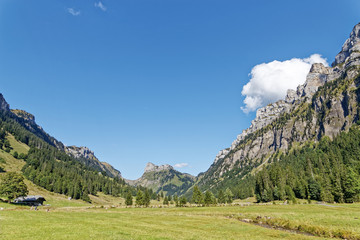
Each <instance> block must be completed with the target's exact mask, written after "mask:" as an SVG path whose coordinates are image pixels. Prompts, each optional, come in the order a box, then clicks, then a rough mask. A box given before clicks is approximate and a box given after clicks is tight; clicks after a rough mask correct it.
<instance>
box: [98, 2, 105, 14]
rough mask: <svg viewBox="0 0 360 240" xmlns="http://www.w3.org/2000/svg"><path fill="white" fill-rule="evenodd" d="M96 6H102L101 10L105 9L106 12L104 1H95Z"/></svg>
mask: <svg viewBox="0 0 360 240" xmlns="http://www.w3.org/2000/svg"><path fill="white" fill-rule="evenodd" d="M95 7H98V8H100V9H101V10H103V11H104V12H105V11H106V7H105V6H104V4H103V3H102V2H100V1H99V2H98V3H95Z"/></svg>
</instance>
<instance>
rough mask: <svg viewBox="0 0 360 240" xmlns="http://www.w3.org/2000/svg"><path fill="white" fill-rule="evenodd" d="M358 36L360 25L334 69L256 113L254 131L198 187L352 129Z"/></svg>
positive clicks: (315, 72) (316, 68) (359, 94)
mask: <svg viewBox="0 0 360 240" xmlns="http://www.w3.org/2000/svg"><path fill="white" fill-rule="evenodd" d="M359 31H360V24H358V25H356V26H355V27H354V30H353V32H352V33H351V35H350V38H349V39H348V40H346V42H345V44H344V46H343V48H342V51H341V52H340V53H339V54H338V55H337V56H336V59H335V62H334V64H333V67H332V68H331V67H325V66H324V65H323V64H321V63H315V64H313V65H312V67H311V70H310V72H309V74H308V75H307V78H306V81H305V83H304V84H303V85H300V86H299V87H298V88H297V89H296V91H295V90H289V91H288V92H287V96H286V97H285V100H280V101H277V102H275V103H272V104H269V105H267V106H265V107H263V108H260V109H258V110H257V112H256V118H255V119H254V120H253V121H252V122H251V126H250V127H249V128H248V129H245V130H244V131H243V132H242V133H241V134H240V135H238V137H237V139H236V140H235V141H234V142H233V143H232V145H231V147H230V151H228V150H223V151H220V153H219V154H218V155H217V156H216V158H215V161H214V163H213V164H212V165H211V167H210V168H209V169H208V171H206V172H205V173H204V175H203V176H202V178H201V180H200V182H199V185H202V184H203V185H204V184H208V185H210V187H211V186H212V185H214V184H216V182H217V181H218V179H219V178H222V177H223V176H224V175H225V174H226V173H227V172H229V171H231V170H234V169H238V170H236V171H237V172H238V173H237V175H239V176H242V170H243V169H245V167H246V166H252V167H256V166H258V165H259V164H261V163H263V162H266V161H267V159H268V158H269V157H270V156H271V155H272V154H273V153H275V152H276V151H278V150H280V151H287V150H288V148H289V147H290V146H291V145H292V144H293V143H296V142H297V143H303V142H305V141H307V140H315V141H317V140H319V138H321V137H322V136H324V135H326V136H329V137H330V138H332V137H334V136H336V135H337V134H339V132H341V131H344V130H345V131H346V130H347V129H349V127H350V126H351V124H353V123H354V122H356V121H357V120H358V119H359V112H360V108H359V107H358V105H359V102H360V100H359V99H360V90H359V85H360V77H359V76H360V75H359V73H360V61H359V59H360V55H359V54H358V51H359V50H360V35H359V34H360V33H359ZM359 53H360V51H359ZM323 86H324V87H323ZM208 187H209V186H208Z"/></svg>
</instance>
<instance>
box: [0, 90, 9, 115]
mask: <svg viewBox="0 0 360 240" xmlns="http://www.w3.org/2000/svg"><path fill="white" fill-rule="evenodd" d="M0 110H2V111H9V110H10V106H9V104H8V103H7V102H6V100H5V98H4V96H3V95H2V94H1V93H0Z"/></svg>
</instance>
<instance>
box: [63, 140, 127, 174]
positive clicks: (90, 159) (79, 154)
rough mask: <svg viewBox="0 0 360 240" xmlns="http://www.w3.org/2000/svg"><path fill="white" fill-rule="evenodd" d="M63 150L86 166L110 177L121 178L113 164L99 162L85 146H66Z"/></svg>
mask: <svg viewBox="0 0 360 240" xmlns="http://www.w3.org/2000/svg"><path fill="white" fill-rule="evenodd" d="M65 152H66V153H67V154H69V155H71V156H73V157H75V158H77V159H79V160H80V161H81V162H83V163H85V164H86V165H87V166H90V167H93V168H95V169H97V170H99V171H102V172H105V173H106V174H107V175H108V176H110V177H113V178H115V177H119V178H122V177H121V173H120V171H118V170H116V169H115V168H114V167H113V166H111V165H110V164H108V163H106V162H100V161H99V159H98V158H97V157H96V156H95V154H94V152H93V151H91V150H90V149H89V148H87V147H76V146H68V147H66V148H65Z"/></svg>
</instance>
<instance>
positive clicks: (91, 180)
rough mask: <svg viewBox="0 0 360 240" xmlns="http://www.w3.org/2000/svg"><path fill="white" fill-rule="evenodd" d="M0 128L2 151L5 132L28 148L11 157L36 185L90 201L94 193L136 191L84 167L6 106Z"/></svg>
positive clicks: (5, 144) (7, 146) (7, 145)
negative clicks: (29, 126)
mask: <svg viewBox="0 0 360 240" xmlns="http://www.w3.org/2000/svg"><path fill="white" fill-rule="evenodd" d="M0 129H1V131H0V147H1V149H3V150H4V151H6V152H10V150H11V145H10V143H9V141H8V140H7V139H6V136H7V134H11V135H13V136H14V137H15V139H16V140H17V141H19V142H22V143H24V144H26V145H28V146H29V147H30V150H29V151H28V154H18V153H16V152H15V153H14V157H16V158H19V159H24V160H25V161H26V164H25V166H24V167H23V169H22V171H23V173H24V176H25V177H26V178H28V179H29V180H31V181H32V182H33V183H35V184H36V185H39V186H41V187H43V188H45V189H47V190H49V191H52V192H56V193H61V194H65V195H67V196H70V197H72V198H74V199H83V200H84V201H90V198H89V196H88V195H89V194H92V195H96V194H97V192H103V193H105V194H110V195H113V196H124V195H125V193H126V192H128V191H130V192H134V193H135V189H134V188H133V187H130V186H129V185H127V184H126V183H125V182H124V180H123V179H120V178H111V177H109V176H107V175H106V174H105V173H104V172H99V171H98V170H96V169H93V168H91V167H87V166H85V165H84V164H83V163H81V162H79V161H78V160H77V159H75V158H73V157H71V156H69V155H67V154H66V153H65V152H64V151H61V150H60V149H58V148H57V147H55V146H54V145H51V144H49V143H48V142H46V141H45V140H43V139H41V138H40V137H39V136H38V135H36V134H35V133H33V132H30V131H29V130H28V129H27V128H26V127H25V126H23V122H22V120H21V118H20V119H19V118H18V117H17V116H16V115H15V114H13V113H12V112H10V111H7V110H6V109H3V110H1V111H0Z"/></svg>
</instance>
